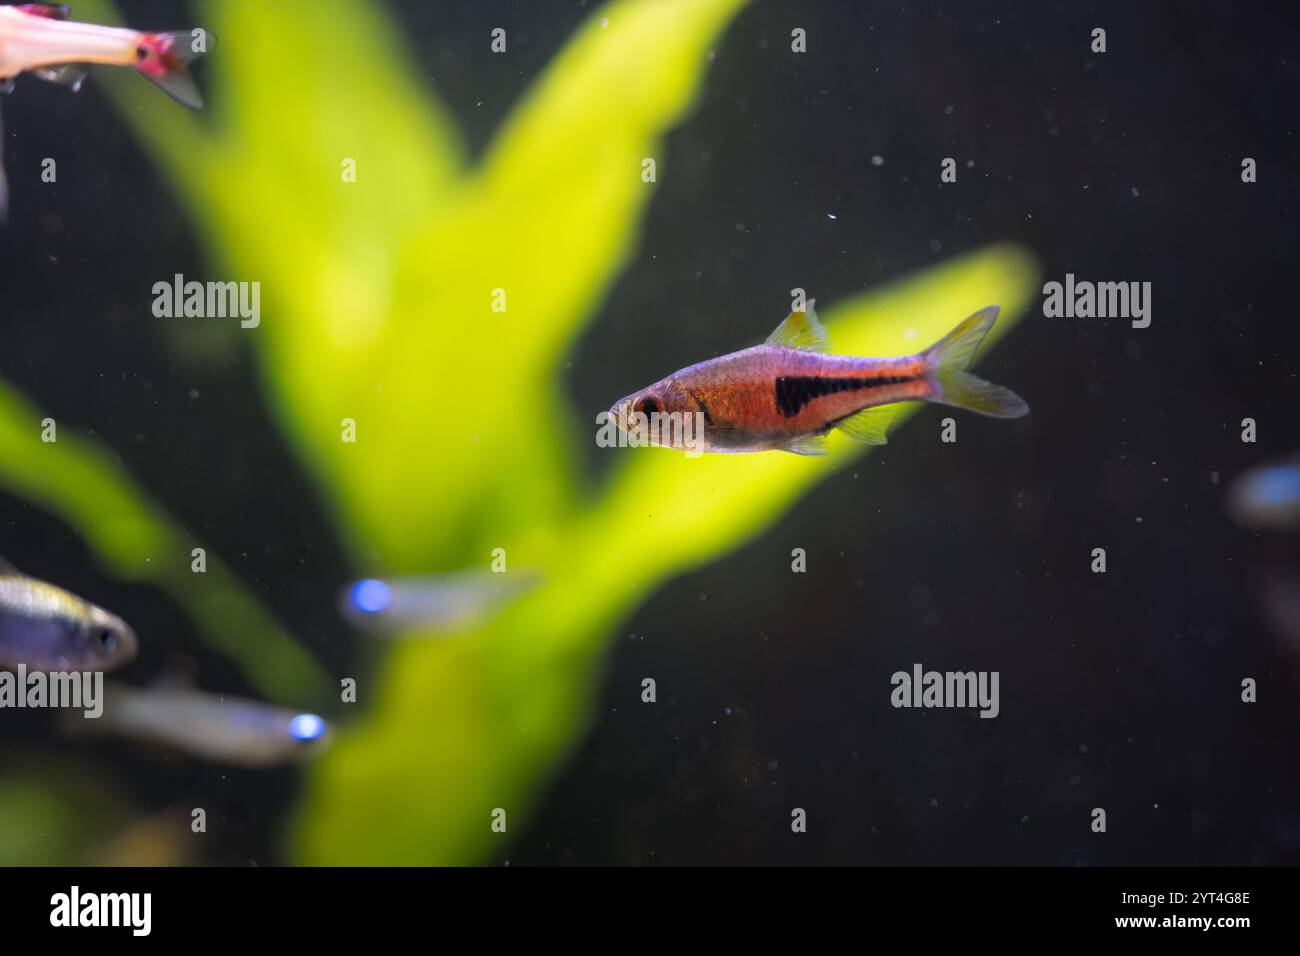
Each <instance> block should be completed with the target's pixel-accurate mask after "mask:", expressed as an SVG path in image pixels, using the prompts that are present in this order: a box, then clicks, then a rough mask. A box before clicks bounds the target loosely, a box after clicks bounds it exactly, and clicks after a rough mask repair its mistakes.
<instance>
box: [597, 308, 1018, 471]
mask: <svg viewBox="0 0 1300 956" xmlns="http://www.w3.org/2000/svg"><path fill="white" fill-rule="evenodd" d="M997 317H998V307H997V306H996V305H991V306H988V307H987V308H983V309H981V310H980V311H978V312H976V313H975V314H974V315H972V316H971V317H970V318H968V319H966V320H965V321H964V322H962V323H961V324H960V325H958V326H957V327H956V328H955V329H953V330H952V331H951V332H950V333H948V335H946V336H945V337H944V338H943V339H941V340H940V341H939V342H937V343H935V344H934V345H932V346H931V347H930V348H928V349H926V350H925V351H924V352H919V353H917V354H915V355H903V356H899V357H897V358H858V357H855V356H850V355H829V354H827V345H828V340H827V335H826V329H825V328H824V327H823V326H822V324H821V323H820V322H819V321H818V320H817V316H816V314H815V313H814V312H813V307H812V303H811V302H809V303H808V308H807V310H806V311H804V312H792V313H791V314H790V315H789V316H788V317H787V318H786V320H785V321H784V322H782V323H781V324H780V325H779V326H777V328H776V331H775V332H773V333H772V334H771V335H770V336H769V337H768V339H767V341H766V342H764V343H763V344H762V345H757V346H755V347H754V348H750V349H745V350H744V351H741V352H732V353H731V354H729V355H723V356H720V357H718V358H714V359H709V360H708V361H707V362H701V363H699V364H698V365H692V366H690V367H689V368H684V369H682V370H681V371H679V372H674V373H673V374H672V375H670V376H668V377H667V378H665V379H663V380H662V381H659V382H656V383H655V384H654V385H651V386H650V387H649V388H644V389H642V390H641V391H639V392H635V393H633V394H631V395H629V396H627V397H626V398H623V399H620V400H619V401H618V402H616V403H615V404H614V406H613V407H612V408H611V409H610V410H609V420H610V421H612V422H614V423H615V424H616V425H617V427H618V428H619V429H620V430H621V431H623V432H625V433H627V434H629V435H636V436H637V438H638V442H637V443H645V444H652V445H663V446H666V447H670V448H682V449H684V450H687V451H692V450H699V451H708V452H714V453H718V454H743V453H746V452H756V451H768V450H770V449H780V450H782V451H789V452H794V453H795V454H798V455H824V454H826V433H827V432H829V431H830V430H831V429H833V428H838V429H840V430H841V431H843V432H845V433H846V434H848V435H850V436H852V437H854V438H856V439H858V440H859V441H864V442H868V443H870V444H873V445H880V444H884V442H885V432H886V430H887V429H888V427H889V424H890V422H891V421H892V420H893V417H894V415H895V414H896V413H897V411H898V405H897V403H899V402H937V403H939V404H943V405H953V406H956V407H957V408H965V409H969V410H970V411H973V412H978V413H980V414H981V415H990V416H992V417H994V418H1019V417H1020V416H1022V415H1025V414H1027V413H1028V412H1029V406H1028V405H1026V404H1025V402H1024V400H1023V399H1021V398H1020V396H1019V395H1017V394H1015V393H1014V392H1012V391H1010V390H1009V389H1005V388H1003V387H1002V386H1000V385H994V384H993V383H992V382H986V381H984V380H983V379H982V378H977V377H976V376H974V375H972V374H970V373H969V372H967V371H966V367H967V366H968V365H969V364H970V362H971V359H972V358H974V356H975V351H976V350H977V349H978V348H979V345H980V342H982V341H983V340H984V335H985V333H987V332H988V330H989V329H990V328H992V327H993V323H994V322H995V321H996V320H997ZM692 420H693V421H695V422H698V423H699V424H700V425H701V426H702V429H698V430H697V429H693V428H692V427H691V425H690V422H691V421H692ZM683 422H685V423H686V424H685V428H683V425H682V423H683ZM700 431H702V438H701V436H700V434H699V432H700ZM683 436H685V437H684V438H683Z"/></svg>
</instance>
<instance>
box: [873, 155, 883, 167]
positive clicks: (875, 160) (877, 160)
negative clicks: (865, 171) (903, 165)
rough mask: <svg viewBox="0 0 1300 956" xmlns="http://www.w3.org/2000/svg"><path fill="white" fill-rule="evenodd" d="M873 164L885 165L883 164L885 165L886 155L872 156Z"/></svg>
mask: <svg viewBox="0 0 1300 956" xmlns="http://www.w3.org/2000/svg"><path fill="white" fill-rule="evenodd" d="M871 165H872V166H883V165H885V157H883V156H872V157H871Z"/></svg>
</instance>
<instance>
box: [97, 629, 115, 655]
mask: <svg viewBox="0 0 1300 956" xmlns="http://www.w3.org/2000/svg"><path fill="white" fill-rule="evenodd" d="M95 640H97V641H98V642H99V646H100V647H102V648H103V649H104V650H106V651H111V650H113V648H115V647H117V635H116V634H114V633H113V631H112V630H111V629H110V628H107V627H101V628H100V629H99V630H98V631H96V632H95Z"/></svg>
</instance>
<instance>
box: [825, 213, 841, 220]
mask: <svg viewBox="0 0 1300 956" xmlns="http://www.w3.org/2000/svg"><path fill="white" fill-rule="evenodd" d="M826 218H827V219H839V218H840V217H839V216H837V215H835V213H833V212H828V213H827V214H826Z"/></svg>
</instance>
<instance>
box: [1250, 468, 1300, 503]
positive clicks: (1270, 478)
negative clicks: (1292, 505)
mask: <svg viewBox="0 0 1300 956" xmlns="http://www.w3.org/2000/svg"><path fill="white" fill-rule="evenodd" d="M1250 492H1251V493H1252V494H1253V495H1254V496H1255V497H1256V498H1257V499H1258V500H1259V501H1260V502H1261V503H1264V504H1270V505H1282V504H1287V503H1288V502H1293V501H1296V500H1297V499H1300V466H1285V465H1280V466H1278V467H1276V468H1269V469H1267V470H1265V471H1262V472H1259V473H1258V474H1256V475H1255V478H1254V480H1253V481H1252V482H1251V484H1250Z"/></svg>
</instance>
